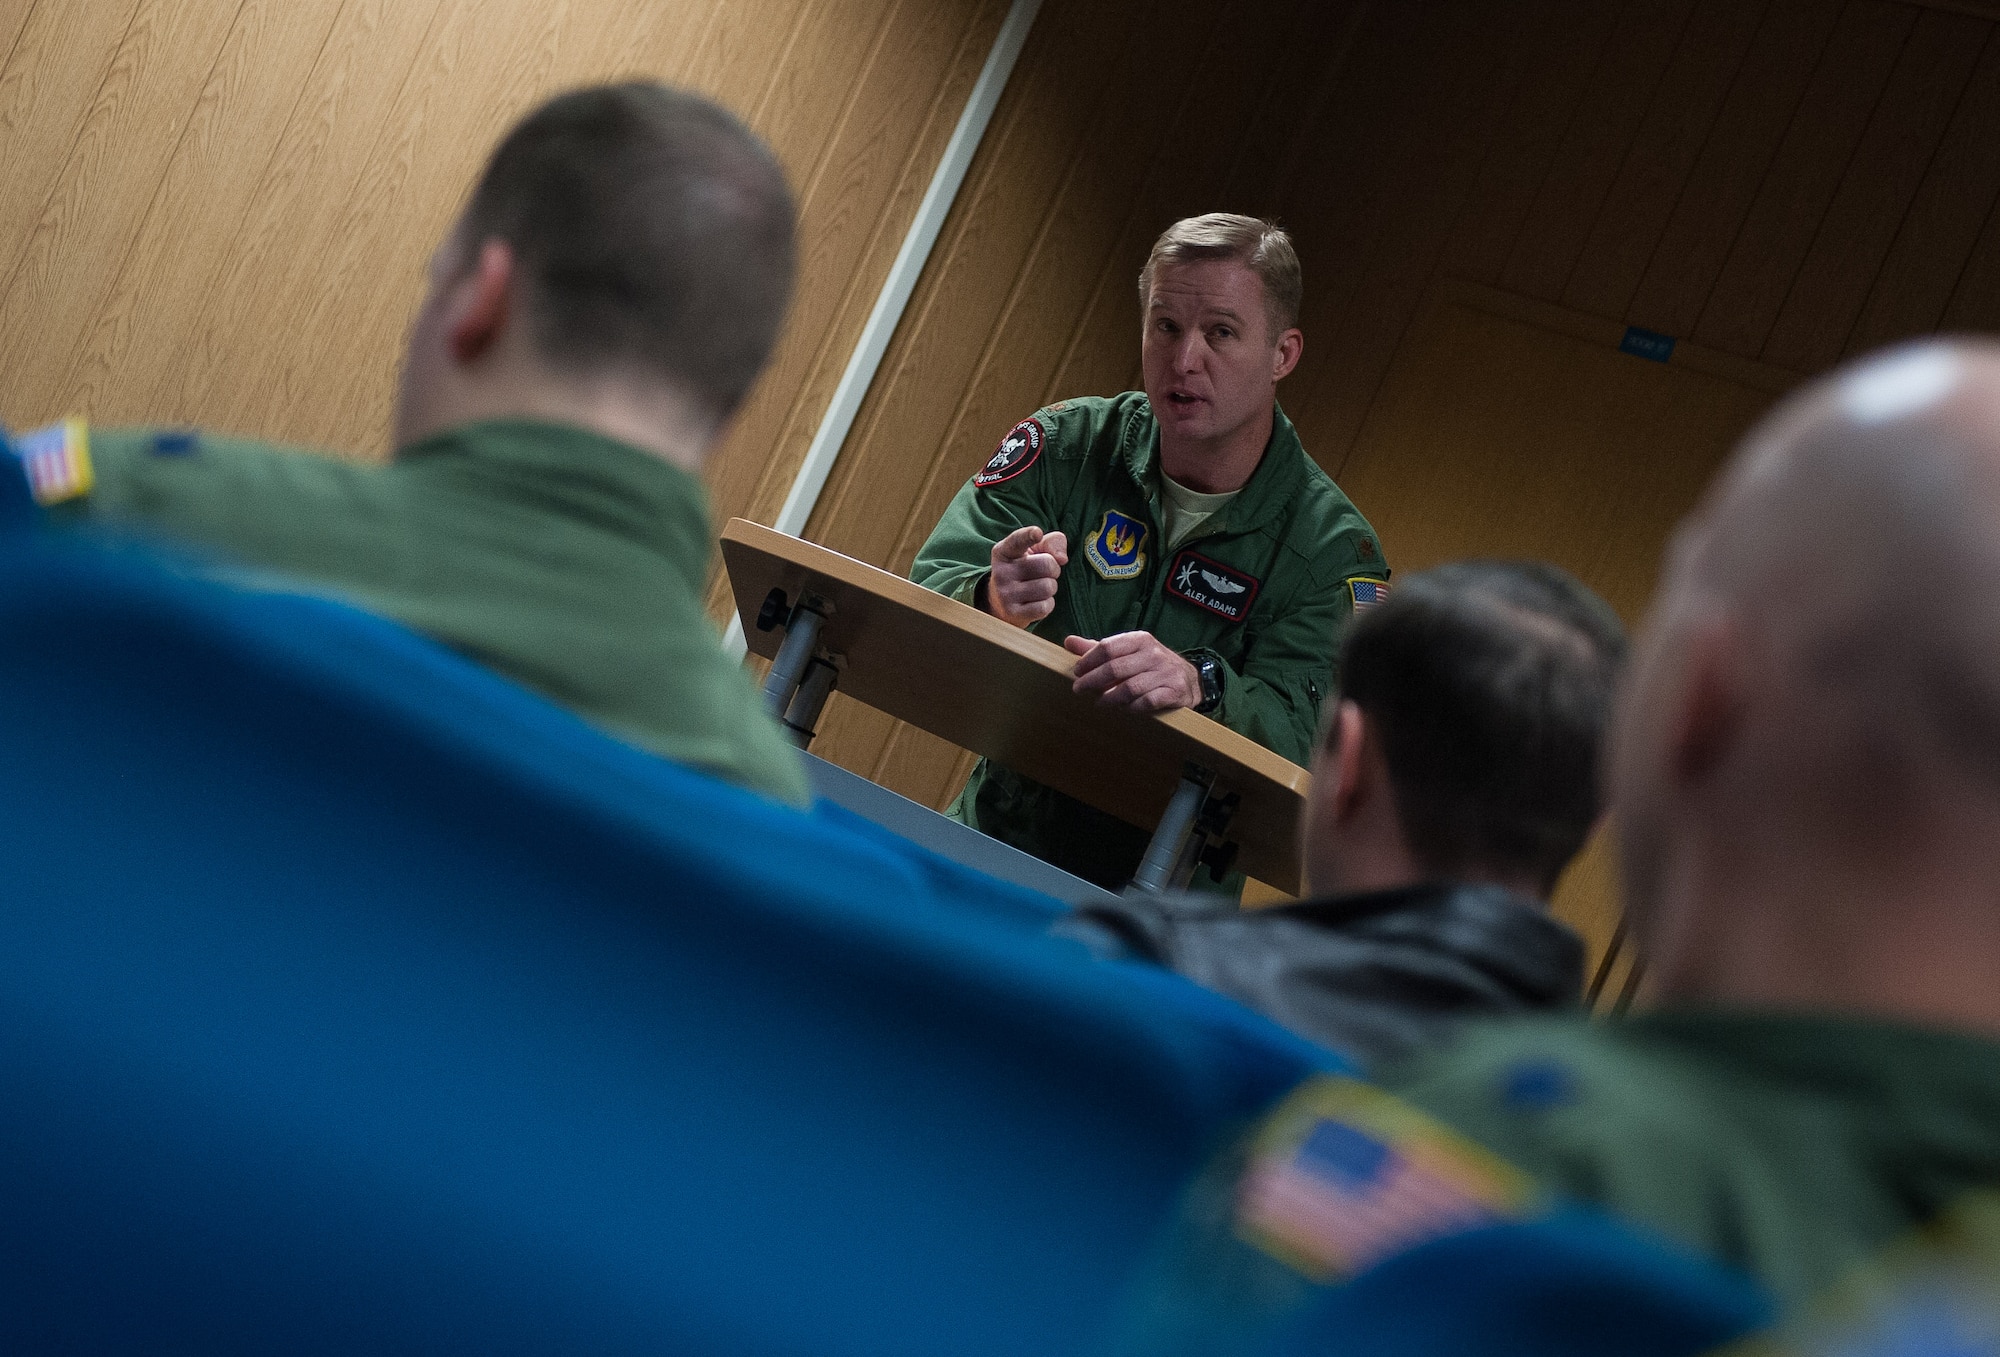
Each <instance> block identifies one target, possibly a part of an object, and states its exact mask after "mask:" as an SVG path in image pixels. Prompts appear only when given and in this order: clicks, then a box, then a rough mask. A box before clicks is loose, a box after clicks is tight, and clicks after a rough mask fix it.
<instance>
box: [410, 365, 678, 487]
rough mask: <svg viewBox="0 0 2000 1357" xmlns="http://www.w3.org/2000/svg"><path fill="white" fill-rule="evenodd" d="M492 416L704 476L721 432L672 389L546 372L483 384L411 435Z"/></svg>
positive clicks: (455, 397)
mask: <svg viewBox="0 0 2000 1357" xmlns="http://www.w3.org/2000/svg"><path fill="white" fill-rule="evenodd" d="M491 419H532V420H539V421H542V422H545V423H549V424H568V425H572V426H574V427H576V428H580V429H588V430H590V431H591V432H592V433H597V434H602V435H603V436H604V437H606V438H612V439H616V440H617V441H618V442H620V443H624V444H627V445H629V446H631V447H634V448H637V449H639V450H640V451H641V452H646V453H651V454H652V455H653V456H655V457H658V458H659V459H660V460H661V461H663V462H666V463H668V464H669V465H671V466H676V467H679V468H680V469H681V470H683V471H685V472H687V473H688V474H689V475H692V476H699V475H700V474H701V470H702V465H703V463H704V462H705V461H706V460H707V456H708V450H709V448H710V447H711V446H712V444H713V443H714V441H715V438H716V433H717V430H716V427H715V422H714V420H713V419H710V418H707V417H704V416H701V415H699V414H698V413H696V410H695V407H694V405H693V403H692V402H690V401H688V400H686V399H685V398H683V397H681V396H680V395H679V393H677V392H674V391H671V390H668V389H664V388H657V387H654V388H648V387H646V386H643V385H641V384H639V383H634V382H625V381H618V380H611V379H607V380H603V381H594V382H575V381H565V380H560V379H551V378H547V377H542V376H526V377H523V378H521V380H519V381H515V382H509V381H491V382H482V383H480V384H479V385H477V386H466V387H463V388H461V389H459V390H457V391H455V392H453V393H452V399H450V400H449V401H444V402H439V404H438V406H437V408H436V411H435V414H434V417H433V418H432V419H431V421H430V422H429V424H428V426H427V427H425V428H423V429H420V430H416V431H414V432H413V433H412V434H411V435H410V437H409V439H408V441H412V442H414V441H416V439H419V438H423V437H427V436H428V435H430V434H433V433H441V432H443V431H444V430H446V429H449V428H457V427H459V426H460V425H464V424H473V423H478V422H481V421H484V420H491Z"/></svg>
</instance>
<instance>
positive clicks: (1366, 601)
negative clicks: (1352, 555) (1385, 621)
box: [1347, 576, 1389, 612]
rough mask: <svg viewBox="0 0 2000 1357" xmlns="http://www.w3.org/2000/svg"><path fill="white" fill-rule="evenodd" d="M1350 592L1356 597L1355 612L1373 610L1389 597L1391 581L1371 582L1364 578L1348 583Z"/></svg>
mask: <svg viewBox="0 0 2000 1357" xmlns="http://www.w3.org/2000/svg"><path fill="white" fill-rule="evenodd" d="M1347 589H1348V592H1349V593H1351V594H1353V595H1354V611H1356V612H1360V611H1361V610H1362V609H1363V608H1372V607H1374V606H1375V605H1376V604H1377V603H1380V602H1381V601H1382V600H1383V599H1385V598H1387V597H1389V581H1387V580H1371V579H1368V578H1366V577H1365V576H1364V577H1361V578H1358V579H1351V580H1349V581H1348V582H1347Z"/></svg>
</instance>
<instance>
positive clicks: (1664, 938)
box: [1649, 839, 2000, 1037]
mask: <svg viewBox="0 0 2000 1357" xmlns="http://www.w3.org/2000/svg"><path fill="white" fill-rule="evenodd" d="M1994 841H1996V840H1995V839H1988V840H1987V842H1989V843H1991V842H1994ZM1916 847H1917V849H1918V851H1916V852H1913V853H1902V852H1895V853H1892V854H1887V855H1882V856H1878V857H1875V858H1862V859H1857V857H1856V856H1855V855H1852V854H1842V853H1840V852H1839V851H1838V850H1837V849H1836V848H1832V847H1827V848H1825V850H1824V851H1820V852H1815V853H1810V854H1807V853H1801V854H1799V855H1798V858H1797V860H1796V861H1792V862H1788V863H1780V862H1778V861H1776V860H1775V859H1770V858H1767V859H1765V860H1764V861H1763V862H1761V863H1754V862H1748V861H1744V860H1740V859H1739V860H1738V861H1737V862H1736V863H1735V864H1734V865H1732V864H1731V863H1730V862H1729V860H1728V859H1726V858H1724V857H1722V856H1721V855H1717V856H1716V857H1714V858H1713V859H1712V860H1710V861H1709V862H1706V863H1703V862H1700V861H1691V860H1687V859H1684V860H1683V861H1682V862H1681V863H1680V864H1678V865H1677V867H1676V869H1675V870H1674V871H1673V872H1672V873H1671V874H1670V876H1669V885H1668V889H1667V890H1666V892H1665V893H1664V894H1663V896H1662V899H1661V900H1660V902H1659V904H1658V905H1657V906H1656V912H1657V914H1658V916H1659V917H1660V918H1661V919H1662V920H1667V921H1671V922H1670V923H1668V924H1666V925H1665V926H1664V927H1662V928H1658V929H1655V930H1654V931H1655V932H1658V933H1660V934H1661V936H1658V937H1656V938H1652V939H1649V941H1650V942H1652V943H1653V944H1654V950H1655V953H1656V954H1655V955H1654V956H1652V957H1650V958H1649V961H1650V962H1651V969H1652V971H1653V973H1654V976H1655V979H1656V981H1657V982H1658V985H1659V991H1660V995H1661V997H1662V999H1663V1000H1665V1001H1666V1002H1669V1003H1681V1004H1702V1005H1708V1006H1716V1005H1724V1006H1730V1007H1739V1008H1740V1007H1750V1008H1761V1009H1780V1010H1794V1011H1817V1012H1844V1013H1857V1014H1864V1015H1868V1016H1873V1017H1879V1018H1887V1019H1892V1020H1897V1021H1903V1022H1910V1023H1916V1024H1920V1025H1924V1026H1932V1027H1946V1028H1952V1029H1957V1030H1964V1031H1971V1032H1976V1033H1980V1034H1982V1035H1986V1036H1993V1037H2000V960H1996V958H2000V898H1996V897H2000V890H1996V885H1995V876H1994V873H1993V871H1992V868H1991V866H1990V864H1988V863H1986V862H1984V861H1978V860H1975V858H1978V857H1980V856H1982V855H1970V856H1968V855H1965V854H1962V853H1953V852H1950V851H1948V850H1944V849H1941V848H1940V847H1939V846H1938V845H1936V844H1932V845H1916ZM1926 848H1929V849H1932V850H1935V851H1925V850H1926ZM1745 857H1746V858H1747V857H1748V855H1745ZM1676 878H1678V879H1677V880H1676Z"/></svg>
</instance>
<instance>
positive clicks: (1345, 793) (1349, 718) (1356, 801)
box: [1328, 701, 1378, 825]
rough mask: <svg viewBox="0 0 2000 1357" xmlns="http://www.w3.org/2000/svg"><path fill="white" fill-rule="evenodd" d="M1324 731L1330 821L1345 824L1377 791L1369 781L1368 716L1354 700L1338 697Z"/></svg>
mask: <svg viewBox="0 0 2000 1357" xmlns="http://www.w3.org/2000/svg"><path fill="white" fill-rule="evenodd" d="M1328 735H1329V736H1330V739H1329V740H1328V746H1329V752H1330V753H1331V754H1332V756H1333V757H1332V758H1331V760H1329V762H1331V764H1332V765H1333V775H1334V788H1333V796H1332V798H1331V799H1330V801H1329V802H1328V811H1329V814H1330V818H1331V819H1332V821H1333V823H1334V824H1336V825H1340V824H1346V823H1347V822H1348V821H1349V820H1351V819H1353V818H1354V817H1355V815H1356V814H1357V813H1359V812H1360V810H1361V809H1362V808H1363V807H1364V806H1366V805H1367V804H1368V803H1369V802H1370V801H1371V800H1372V799H1373V798H1374V797H1375V796H1376V795H1377V794H1378V789H1377V788H1375V787H1373V786H1371V785H1370V783H1371V781H1372V779H1371V778H1370V777H1369V772H1370V767H1369V763H1370V760H1369V759H1368V745H1369V743H1370V742H1371V740H1372V735H1371V733H1370V731H1369V729H1368V718H1367V717H1365V716H1363V715H1362V714H1361V708H1360V707H1359V706H1358V705H1356V704H1355V703H1353V702H1349V701H1342V702H1341V704H1340V706H1339V707H1337V708H1336V709H1335V710H1334V713H1333V729H1332V730H1331V731H1329V732H1328Z"/></svg>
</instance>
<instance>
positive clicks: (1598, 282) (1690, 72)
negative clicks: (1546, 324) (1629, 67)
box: [1562, 0, 1765, 316]
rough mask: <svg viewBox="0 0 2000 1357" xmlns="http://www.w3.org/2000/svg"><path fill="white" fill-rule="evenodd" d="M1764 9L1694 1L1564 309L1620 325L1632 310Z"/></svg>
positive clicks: (1721, 0)
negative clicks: (1619, 318) (1617, 319)
mask: <svg viewBox="0 0 2000 1357" xmlns="http://www.w3.org/2000/svg"><path fill="white" fill-rule="evenodd" d="M1764 8H1765V6H1764V5H1763V4H1761V3H1745V0H1697V3H1696V5H1695V8H1694V12H1693V14H1692V15H1690V16H1689V19H1688V24H1687V27H1686V29H1684V30H1683V31H1682V34H1681V41H1680V45H1679V47H1678V48H1676V49H1675V52H1674V59H1673V61H1672V62H1671V63H1669V65H1668V66H1667V73H1666V74H1665V75H1664V76H1662V77H1661V79H1660V85H1659V90H1658V92H1657V93H1656V94H1655V95H1654V97H1653V103H1652V106H1651V107H1650V108H1649V109H1647V110H1646V117H1645V120H1644V121H1643V122H1641V123H1640V125H1639V131H1638V134H1637V135H1636V136H1635V137H1634V138H1633V141H1632V146H1631V149H1630V150H1629V151H1627V152H1626V155H1625V163H1624V164H1623V165H1621V166H1620V167H1619V170H1618V178H1617V179H1616V180H1615V181H1614V182H1613V183H1612V185H1611V191H1610V192H1609V193H1608V194H1607V195H1605V200H1604V205H1603V207H1602V208H1601V209H1599V211H1598V214H1597V219H1596V220H1595V221H1594V222H1592V223H1591V228H1590V236H1589V238H1588V239H1587V240H1586V241H1585V242H1584V247H1583V253H1582V255H1581V256H1579V257H1578V259H1577V263H1576V267H1575V269H1574V270H1572V271H1571V273H1570V278H1569V282H1568V284H1567V285H1566V286H1565V287H1564V288H1563V296H1562V300H1563V304H1564V305H1565V306H1570V307H1574V308H1576V309H1577V310H1579V311H1588V312H1590V313H1592V314H1594V315H1600V316H1623V315H1624V314H1625V313H1626V312H1627V311H1628V310H1629V309H1630V308H1631V304H1632V297H1633V294H1634V293H1636V292H1637V291H1638V290H1639V284H1640V281H1641V280H1642V279H1643V278H1644V277H1645V275H1646V269H1647V265H1648V264H1649V263H1650V262H1651V260H1652V258H1653V253H1654V251H1655V249H1656V248H1657V247H1658V245H1659V243H1660V237H1661V236H1662V235H1663V234H1664V233H1665V231H1666V227H1667V222H1668V220H1669V218H1670V217H1671V216H1672V214H1673V212H1674V208H1675V204H1677V203H1678V202H1679V201H1680V197H1681V193H1682V191H1683V189H1684V188H1685V186H1686V183H1687V176H1688V172H1689V171H1690V170H1691V169H1692V168H1693V166H1694V164H1695V161H1696V159H1697V158H1698V157H1699V156H1700V155H1701V153H1702V149H1703V148H1704V147H1705V146H1706V145H1707V143H1708V137H1709V132H1710V130H1711V129H1712V128H1713V127H1714V125H1715V119H1716V115H1717V114H1718V113H1719V112H1720V111H1721V108H1722V102H1723V99H1724V98H1725V97H1726V96H1727V95H1728V93H1729V90H1730V88H1731V86H1732V85H1733V84H1734V82H1735V79H1736V74H1737V71H1738V69H1739V67H1740V66H1741V64H1742V61H1743V57H1744V54H1745V53H1746V52H1747V51H1748V50H1749V47H1750V41H1751V39H1752V38H1753V37H1754V36H1755V35H1756V33H1757V30H1758V21H1759V20H1760V19H1761V18H1762V17H1763V12H1764Z"/></svg>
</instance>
